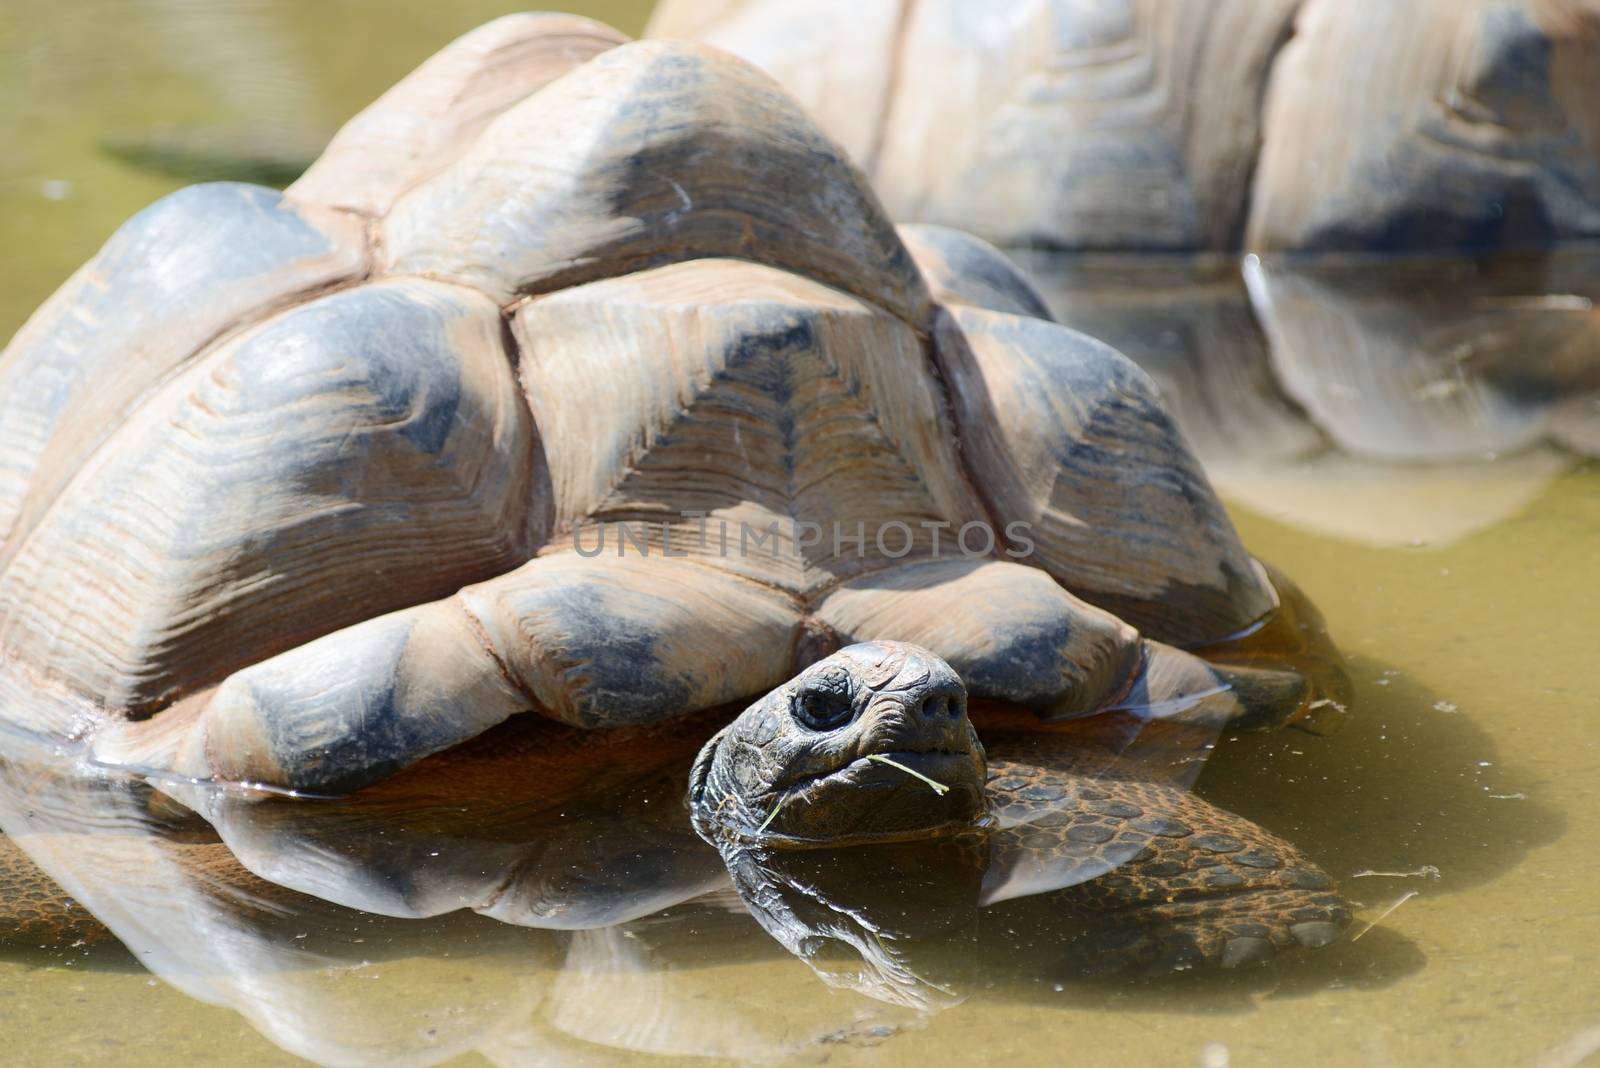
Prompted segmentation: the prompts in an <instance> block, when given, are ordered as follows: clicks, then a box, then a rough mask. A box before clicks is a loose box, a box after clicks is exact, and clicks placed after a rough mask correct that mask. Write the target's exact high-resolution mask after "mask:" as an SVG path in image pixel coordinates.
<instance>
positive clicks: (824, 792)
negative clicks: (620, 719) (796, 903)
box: [688, 642, 987, 844]
mask: <svg viewBox="0 0 1600 1068" xmlns="http://www.w3.org/2000/svg"><path fill="white" fill-rule="evenodd" d="M984 772H985V762H984V753H983V746H982V745H981V744H980V743H979V742H978V736H977V733H976V732H975V731H974V730H973V728H972V723H971V721H970V720H968V719H967V693H966V687H964V686H963V685H962V683H961V678H960V676H958V675H957V674H956V673H955V671H954V670H953V669H952V668H951V667H950V665H949V664H946V663H945V662H944V661H943V660H941V659H939V657H937V656H935V655H934V654H933V653H930V652H928V651H927V650H926V649H923V648H920V647H919V646H915V645H908V644H905V643H903V642H872V643H868V644H863V645H853V646H850V647H848V648H846V649H842V650H840V651H839V652H837V653H835V654H833V655H832V656H830V657H828V658H827V659H825V660H822V661H820V662H818V663H816V664H813V665H812V666H811V667H809V668H807V669H806V670H805V671H803V672H801V673H800V674H799V675H798V676H796V677H795V678H794V679H792V680H791V681H789V682H787V683H785V684H784V685H782V686H780V687H778V688H777V689H775V690H773V691H772V692H771V693H769V694H767V696H766V697H764V698H762V699H761V700H760V701H757V702H756V703H755V704H753V705H751V706H750V707H749V708H748V709H746V710H745V711H744V712H743V713H742V714H741V715H740V716H739V717H738V718H737V719H735V720H734V721H733V722H732V723H730V724H729V725H728V726H727V727H725V728H723V729H722V730H721V731H720V732H718V733H717V734H716V735H715V736H714V737H713V738H712V739H711V740H710V741H709V742H707V743H706V745H705V747H704V748H703V749H702V750H701V751H700V755H699V757H698V758H697V759H696V761H695V766H694V771H693V772H692V773H691V775H690V779H689V797H688V804H689V808H690V811H691V812H692V813H693V815H694V817H695V823H696V826H697V828H699V829H700V830H701V832H702V834H705V835H707V836H708V837H710V836H712V835H713V834H715V833H717V832H718V831H722V832H726V831H729V830H731V831H734V832H736V833H741V834H744V835H750V834H755V835H756V836H757V837H760V838H764V839H767V840H770V841H772V842H774V843H777V842H794V843H797V844H803V843H827V844H837V843H841V842H851V841H857V840H862V839H872V838H898V837H907V836H914V835H917V834H921V833H927V832H931V831H935V830H939V829H943V828H949V827H955V826H970V825H972V824H974V823H977V822H979V821H982V820H983V819H984V818H985V817H986V814H987V808H986V805H985V802H984V789H983V788H984Z"/></svg>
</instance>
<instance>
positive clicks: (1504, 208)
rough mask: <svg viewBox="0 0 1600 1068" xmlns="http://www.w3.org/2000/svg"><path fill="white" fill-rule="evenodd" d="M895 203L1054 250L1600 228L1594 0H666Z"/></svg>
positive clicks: (1312, 247) (1454, 237) (665, 7)
mask: <svg viewBox="0 0 1600 1068" xmlns="http://www.w3.org/2000/svg"><path fill="white" fill-rule="evenodd" d="M649 32H650V33H651V34H652V35H658V36H664V37H692V38H696V39H699V40H702V41H705V42H707V43H710V44H715V45H717V46H718V47H721V48H726V49H728V50H729V51H732V52H734V53H735V54H737V55H741V56H744V57H745V58H747V59H750V60H751V61H752V62H754V63H756V64H757V65H759V66H761V67H762V68H763V69H765V70H767V71H768V72H770V73H771V74H773V75H774V76H775V77H777V78H778V80H779V81H780V82H782V83H783V84H784V86H785V87H787V88H788V89H789V90H790V91H791V92H793V93H794V94H795V96H796V98H797V99H799V100H800V101H801V103H803V104H804V105H805V106H806V107H808V108H810V109H811V111H812V112H813V114H815V115H816V116H817V119H818V121H819V122H821V124H822V126H823V128H824V129H826V130H828V131H829V132H830V133H832V134H834V136H836V137H838V138H839V140H840V142H841V143H842V144H843V145H844V146H845V147H846V148H847V149H848V150H849V151H850V153H851V155H852V156H853V157H854V158H855V159H856V160H857V161H858V162H860V163H861V165H862V166H863V167H864V168H866V170H867V173H868V175H869V177H870V178H871V179H872V181H873V183H874V184H875V185H876V186H877V188H878V189H879V191H880V192H881V193H882V194H883V197H884V200H885V203H886V204H887V205H888V207H889V209H890V212H891V214H893V215H894V217H895V218H896V219H901V220H903V221H916V222H929V223H943V224H946V225H950V226H957V227H961V228H963V229H966V230H970V231H972V232H974V233H977V234H980V235H981V236H983V237H986V238H988V239H989V240H991V241H995V242H996V243H998V244H1001V245H1005V246H1010V245H1034V246H1042V247H1047V248H1053V249H1060V250H1073V251H1086V250H1117V251H1141V252H1180V251H1182V252H1223V251H1230V250H1236V249H1239V248H1241V247H1244V248H1247V249H1248V250H1250V251H1252V252H1259V253H1308V252H1329V251H1384V252H1396V251H1404V252H1418V251H1440V250H1450V251H1457V252H1459V251H1465V250H1471V251H1514V250H1523V251H1526V250H1528V249H1535V248H1543V247H1546V246H1548V245H1550V244H1551V243H1553V242H1557V241H1565V240H1590V241H1592V240H1594V239H1595V238H1596V237H1600V150H1597V146H1600V125H1597V123H1600V120H1597V119H1596V116H1595V110H1594V108H1593V107H1592V105H1591V103H1590V102H1591V101H1592V100H1593V99H1594V96H1595V93H1596V92H1597V91H1600V6H1597V5H1596V4H1595V3H1594V2H1593V0H1407V2H1406V3H1394V2H1393V0H1110V2H1107V0H1024V2H1019V3H1010V4H973V3H968V2H966V0H915V2H913V0H864V2H860V0H858V2H844V0H827V3H825V4H822V5H820V6H819V5H817V4H808V5H804V6H802V5H796V4H789V3H785V2H784V0H734V2H732V3H729V2H726V0H717V2H713V0H666V2H665V3H662V4H661V5H659V6H658V7H657V9H656V13H655V15H654V17H653V20H652V22H651V25H650V30H649Z"/></svg>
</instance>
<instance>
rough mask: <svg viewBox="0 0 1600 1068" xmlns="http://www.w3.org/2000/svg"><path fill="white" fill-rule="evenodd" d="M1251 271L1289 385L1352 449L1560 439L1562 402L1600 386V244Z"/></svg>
mask: <svg viewBox="0 0 1600 1068" xmlns="http://www.w3.org/2000/svg"><path fill="white" fill-rule="evenodd" d="M1245 274H1246V278H1247V280H1248V281H1249V283H1250V289H1251V293H1252V295H1253V296H1254V298H1255V302H1256V308H1257V311H1258V312H1259V313H1260V315H1261V319H1262V322H1263V323H1264V324H1265V326H1266V329H1267V333H1268V336H1269V337H1271V339H1272V356H1273V366H1274V367H1275V369H1276V370H1277V373H1278V377H1279V380H1280V382H1282V384H1283V386H1284V388H1285V390H1286V391H1287V392H1288V393H1289V395H1290V396H1292V397H1293V398H1294V399H1295V400H1296V401H1297V402H1298V403H1299V404H1300V405H1301V406H1302V407H1304V409H1305V410H1306V412H1307V413H1308V414H1309V415H1310V416H1311V417H1312V418H1313V419H1314V420H1315V421H1316V423H1317V425H1318V426H1320V427H1321V428H1322V429H1323V430H1324V431H1325V432H1326V433H1327V434H1328V435H1329V437H1331V438H1332V439H1333V440H1334V441H1335V442H1336V443H1337V444H1338V445H1339V446H1340V448H1342V449H1344V450H1345V451H1346V452H1349V453H1351V454H1352V455H1356V456H1366V457H1371V458H1374V459H1378V460H1389V461H1428V460H1467V459H1482V458H1484V457H1485V455H1486V454H1496V455H1498V454H1504V453H1512V452H1517V451H1519V450H1522V449H1526V448H1529V447H1531V446H1533V445H1535V444H1537V443H1538V442H1540V441H1542V440H1545V439H1546V438H1547V437H1549V436H1550V434H1551V431H1552V427H1551V413H1552V409H1553V408H1554V406H1555V405H1556V404H1557V402H1559V401H1561V400H1562V399H1563V398H1566V397H1570V396H1574V395H1575V394H1578V393H1582V392H1588V391H1592V390H1596V389H1600V315H1597V314H1596V313H1595V312H1594V311H1593V310H1592V304H1591V301H1592V298H1594V297H1596V296H1600V254H1568V255H1563V256H1560V257H1557V258H1555V259H1553V260H1549V261H1544V260H1539V261H1531V262H1500V263H1490V264H1473V263H1470V262H1467V263H1448V262H1430V261H1426V260H1423V261H1400V262H1387V263H1384V264H1381V265H1376V264H1373V263H1353V264H1344V265H1339V264H1323V265H1317V266H1311V265H1307V264H1295V265H1293V266H1290V265H1287V264H1279V263H1269V262H1266V261H1259V260H1252V261H1250V262H1249V263H1248V264H1247V265H1246V271H1245Z"/></svg>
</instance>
